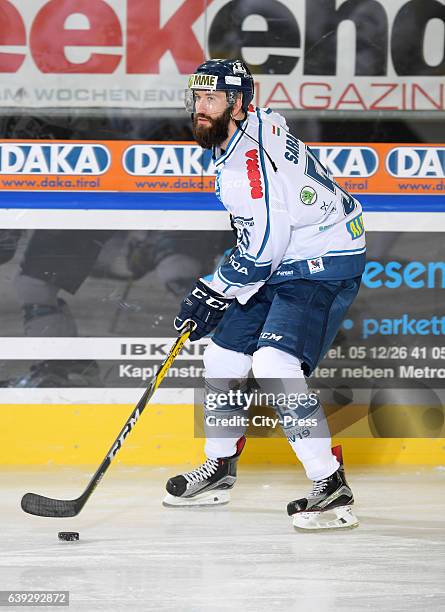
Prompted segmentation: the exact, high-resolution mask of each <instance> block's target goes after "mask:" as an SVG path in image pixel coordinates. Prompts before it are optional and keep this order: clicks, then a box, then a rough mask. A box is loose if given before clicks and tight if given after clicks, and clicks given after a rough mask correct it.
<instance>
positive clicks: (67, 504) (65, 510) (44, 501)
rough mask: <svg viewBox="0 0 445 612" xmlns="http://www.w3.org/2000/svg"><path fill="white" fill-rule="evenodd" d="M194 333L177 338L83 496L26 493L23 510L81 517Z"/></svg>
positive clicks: (43, 514)
mask: <svg viewBox="0 0 445 612" xmlns="http://www.w3.org/2000/svg"><path fill="white" fill-rule="evenodd" d="M191 331H192V330H191V328H190V326H189V327H188V328H187V330H186V331H185V332H184V333H183V334H182V335H181V336H179V337H178V338H177V340H176V342H175V343H174V344H173V346H172V347H171V349H170V352H169V354H168V355H167V357H166V358H165V360H164V361H163V362H162V364H161V365H160V366H159V368H158V371H157V372H156V374H155V375H154V377H153V378H152V380H151V382H150V384H149V386H148V387H147V389H146V390H145V392H144V395H143V396H142V397H141V399H140V400H139V402H138V403H137V405H136V407H135V409H134V410H133V412H132V413H131V414H130V416H129V417H128V419H127V422H126V423H125V425H124V426H123V428H122V429H121V431H120V433H119V435H118V436H117V438H116V440H115V441H114V442H113V445H112V446H111V448H110V450H109V451H108V453H107V455H106V457H105V459H104V460H103V461H102V463H101V464H100V466H99V467H98V469H97V471H96V473H95V474H94V476H93V477H92V478H91V480H90V482H89V483H88V486H87V488H86V489H85V491H84V492H83V493H82V495H81V496H80V497H78V498H77V499H52V498H51V497H44V496H42V495H37V494H36V493H26V494H25V495H24V496H23V497H22V510H24V511H25V512H28V514H35V515H36V516H50V517H57V518H62V517H70V516H77V515H78V514H79V512H80V511H81V510H82V508H83V507H84V505H85V504H86V502H87V500H88V498H89V497H90V495H91V494H92V493H93V491H94V490H95V488H96V487H97V485H98V484H99V482H100V481H101V480H102V478H103V476H104V474H105V472H106V471H107V469H108V468H109V467H110V464H111V462H112V460H113V459H114V457H115V456H116V454H117V452H118V451H119V449H120V448H121V447H122V444H123V443H124V440H125V438H126V437H127V436H128V434H129V433H130V431H131V430H132V429H133V427H134V426H135V424H136V421H137V420H138V419H139V417H140V416H141V414H142V412H143V411H144V408H145V407H146V405H147V404H148V402H149V401H150V399H151V397H152V396H153V394H154V392H155V391H156V389H157V388H158V387H159V385H160V384H161V382H162V380H163V378H164V376H165V375H166V373H167V371H168V369H169V368H170V366H171V365H172V363H173V361H174V360H175V358H176V357H177V356H178V354H179V353H180V351H181V349H182V347H183V346H184V344H185V342H186V341H187V338H188V337H189V336H190V333H191Z"/></svg>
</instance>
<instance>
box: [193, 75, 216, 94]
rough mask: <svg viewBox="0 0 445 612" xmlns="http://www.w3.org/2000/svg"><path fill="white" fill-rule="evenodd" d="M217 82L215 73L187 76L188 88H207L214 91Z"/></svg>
mask: <svg viewBox="0 0 445 612" xmlns="http://www.w3.org/2000/svg"><path fill="white" fill-rule="evenodd" d="M217 83H218V77H217V75H215V74H199V73H198V74H191V75H190V77H189V89H209V90H210V91H214V90H215V89H216V85H217Z"/></svg>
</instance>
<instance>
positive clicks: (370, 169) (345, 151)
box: [311, 146, 379, 178]
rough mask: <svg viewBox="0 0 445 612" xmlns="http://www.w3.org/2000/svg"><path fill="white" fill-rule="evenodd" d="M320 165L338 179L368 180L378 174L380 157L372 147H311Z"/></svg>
mask: <svg viewBox="0 0 445 612" xmlns="http://www.w3.org/2000/svg"><path fill="white" fill-rule="evenodd" d="M311 149H312V151H313V152H314V153H315V155H316V157H317V158H318V160H319V161H320V163H321V164H322V165H323V166H324V167H325V168H326V169H327V170H328V172H329V173H330V174H331V175H332V176H335V177H338V178H342V177H345V178H348V177H350V178H352V177H363V178H367V177H369V176H372V175H373V174H375V173H376V172H377V169H378V167H379V157H378V155H377V153H376V151H374V149H371V148H370V147H354V146H352V147H318V148H314V147H311Z"/></svg>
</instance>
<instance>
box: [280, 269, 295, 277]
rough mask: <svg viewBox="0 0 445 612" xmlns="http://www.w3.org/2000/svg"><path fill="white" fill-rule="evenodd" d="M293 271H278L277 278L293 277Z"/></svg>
mask: <svg viewBox="0 0 445 612" xmlns="http://www.w3.org/2000/svg"><path fill="white" fill-rule="evenodd" d="M293 274H294V271H293V270H278V272H277V276H293Z"/></svg>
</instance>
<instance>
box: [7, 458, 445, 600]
mask: <svg viewBox="0 0 445 612" xmlns="http://www.w3.org/2000/svg"><path fill="white" fill-rule="evenodd" d="M93 469H94V468H91V471H93ZM179 471H180V469H171V468H168V469H167V468H134V469H131V468H123V467H118V466H113V467H112V469H111V470H110V473H108V474H107V475H106V477H105V478H104V480H103V481H102V483H101V484H100V485H99V488H98V489H97V490H96V492H95V493H94V494H93V496H92V497H91V498H90V500H89V501H88V503H87V505H86V507H85V508H84V510H83V511H82V513H81V514H80V515H79V516H78V517H76V518H73V519H45V518H39V517H34V516H29V515H26V514H25V513H23V512H22V511H21V509H20V505H19V504H20V498H21V496H22V494H23V493H25V492H27V491H33V492H35V493H40V494H44V495H50V496H53V497H67V498H69V497H77V496H78V495H79V494H80V492H81V491H82V490H83V488H84V486H85V485H86V483H87V481H88V480H89V477H90V475H91V472H89V471H87V470H82V471H80V470H74V469H59V470H56V469H52V470H47V471H45V472H43V471H39V472H37V471H28V472H24V471H3V472H0V493H1V497H0V500H1V501H0V508H1V533H2V540H1V558H0V589H3V590H9V589H26V590H32V589H39V590H46V589H50V590H59V589H60V590H69V591H70V597H71V603H70V607H69V608H66V609H67V610H68V609H69V610H75V611H77V610H82V611H88V612H94V611H96V610H109V611H110V610H111V611H113V612H114V611H121V610H130V611H133V610H135V611H136V610H137V611H139V610H141V611H142V610H161V611H164V610H169V611H170V610H172V611H173V610H178V611H193V612H201V611H206V612H208V611H211V610H233V609H240V610H252V611H255V612H262V611H263V610H264V611H265V610H280V611H281V610H283V611H284V610H286V611H287V610H308V611H317V612H324V611H331V610H332V611H334V610H335V612H339V611H340V612H341V611H343V610H347V611H349V610H351V611H360V610H370V611H371V610H372V611H374V610H379V611H381V610H388V611H389V610H391V611H399V610H400V611H401V612H407V611H410V610H416V612H417V610H419V609H425V610H434V611H436V610H445V587H444V584H445V547H444V543H445V518H444V517H445V511H444V505H445V503H444V502H445V473H444V472H443V471H438V470H434V468H423V467H420V468H419V467H416V468H414V469H410V468H403V469H397V470H395V469H394V470H390V469H386V468H379V469H377V468H373V469H366V470H364V469H355V470H348V475H349V480H350V483H351V485H352V487H353V490H354V493H355V495H356V498H357V502H358V503H357V504H356V508H355V510H356V513H357V515H358V517H359V519H360V521H361V525H360V527H359V528H358V529H355V530H351V531H349V530H345V531H340V532H330V533H326V532H324V533H315V534H314V533H308V534H303V533H299V532H296V531H294V530H293V528H292V526H291V520H290V519H289V518H288V517H287V515H286V512H285V508H286V504H287V502H288V501H290V500H291V499H294V498H295V497H297V496H300V495H302V494H304V493H305V492H306V491H307V489H308V483H307V481H306V479H305V477H304V475H303V473H302V471H301V469H300V468H295V469H293V470H292V469H290V468H282V469H280V468H276V469H271V468H270V467H268V468H265V469H261V468H259V467H257V468H254V469H253V468H250V469H249V468H246V467H243V466H242V465H241V466H240V468H239V479H238V483H237V486H236V488H235V489H234V490H233V492H232V502H231V503H230V504H229V505H228V506H223V507H219V508H218V507H217V508H215V507H213V508H209V509H204V508H184V509H182V508H179V509H178V508H173V509H172V508H164V507H163V506H162V505H161V500H162V497H163V494H164V484H165V481H166V479H167V478H168V477H169V476H171V475H174V474H176V473H178V472H179ZM62 530H63V531H79V532H80V541H79V542H59V541H58V539H57V533H58V531H62ZM26 609H28V608H26ZM29 609H31V608H29ZM32 609H34V608H32ZM45 609H50V608H45ZM51 609H53V608H51ZM54 609H62V608H54Z"/></svg>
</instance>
